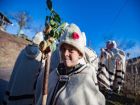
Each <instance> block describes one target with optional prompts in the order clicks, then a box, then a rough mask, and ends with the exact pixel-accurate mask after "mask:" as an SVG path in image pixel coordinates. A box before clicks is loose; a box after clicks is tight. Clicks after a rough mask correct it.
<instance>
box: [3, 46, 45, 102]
mask: <svg viewBox="0 0 140 105" xmlns="http://www.w3.org/2000/svg"><path fill="white" fill-rule="evenodd" d="M42 68H43V63H42V62H41V52H40V50H39V48H38V46H37V45H35V44H33V45H28V46H27V47H26V48H25V49H23V50H22V51H21V53H20V54H19V56H18V58H17V61H16V63H15V66H14V69H13V72H12V75H11V78H10V81H9V84H8V89H7V92H6V96H5V102H4V103H7V105H32V104H33V103H34V97H35V96H34V94H35V84H36V80H37V77H38V73H39V72H40V70H41V69H42Z"/></svg>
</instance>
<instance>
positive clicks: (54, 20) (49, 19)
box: [45, 0, 65, 40]
mask: <svg viewBox="0 0 140 105" xmlns="http://www.w3.org/2000/svg"><path fill="white" fill-rule="evenodd" d="M46 3H47V7H48V9H49V10H50V15H49V16H46V20H45V26H46V27H47V25H50V26H51V28H52V30H51V31H50V33H49V36H51V37H53V38H55V39H56V40H57V39H58V38H59V37H60V36H61V34H62V32H63V28H64V26H65V23H63V22H61V18H60V16H59V14H58V13H56V11H55V10H54V9H53V5H52V1H51V0H47V2H46Z"/></svg>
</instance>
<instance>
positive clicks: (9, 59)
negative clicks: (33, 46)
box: [0, 31, 29, 78]
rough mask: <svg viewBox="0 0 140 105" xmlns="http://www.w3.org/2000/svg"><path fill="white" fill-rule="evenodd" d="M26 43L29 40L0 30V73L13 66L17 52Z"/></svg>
mask: <svg viewBox="0 0 140 105" xmlns="http://www.w3.org/2000/svg"><path fill="white" fill-rule="evenodd" d="M28 43H29V41H26V40H24V39H23V38H18V37H16V36H14V35H10V34H8V33H6V32H3V31H0V74H1V72H2V71H5V70H8V71H9V70H11V69H12V68H13V66H14V63H15V61H16V58H17V56H18V54H19V52H20V51H21V50H22V49H23V48H24V47H25V46H26V45H27V44H28ZM0 78H1V75H0Z"/></svg>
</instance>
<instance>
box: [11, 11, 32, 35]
mask: <svg viewBox="0 0 140 105" xmlns="http://www.w3.org/2000/svg"><path fill="white" fill-rule="evenodd" d="M13 19H14V20H15V21H16V22H17V23H18V26H19V30H18V33H17V35H18V36H20V35H21V34H24V33H23V29H30V23H31V21H32V18H31V16H30V15H29V14H28V13H27V12H25V11H22V12H18V13H15V14H14V15H13Z"/></svg>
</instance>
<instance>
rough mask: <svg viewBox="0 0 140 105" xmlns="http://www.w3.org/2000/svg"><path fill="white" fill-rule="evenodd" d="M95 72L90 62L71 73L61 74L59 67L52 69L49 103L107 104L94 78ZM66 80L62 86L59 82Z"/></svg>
mask: <svg viewBox="0 0 140 105" xmlns="http://www.w3.org/2000/svg"><path fill="white" fill-rule="evenodd" d="M94 73H95V72H94V70H93V68H91V67H90V66H89V65H88V64H85V65H84V66H82V67H80V68H79V69H78V70H76V71H74V72H71V73H70V74H69V75H60V73H59V71H58V70H57V69H56V70H54V71H52V73H51V74H50V76H49V85H48V97H47V105H105V98H104V96H103V94H102V93H101V92H100V91H99V89H98V86H97V83H96V82H95V80H94V77H93V76H95V74H94ZM64 81H65V83H64V84H63V83H62V84H63V86H62V87H61V86H60V85H59V84H61V82H64ZM62 84H61V85H62ZM59 86H60V87H59ZM57 88H59V90H58V91H56V89H57Z"/></svg>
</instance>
